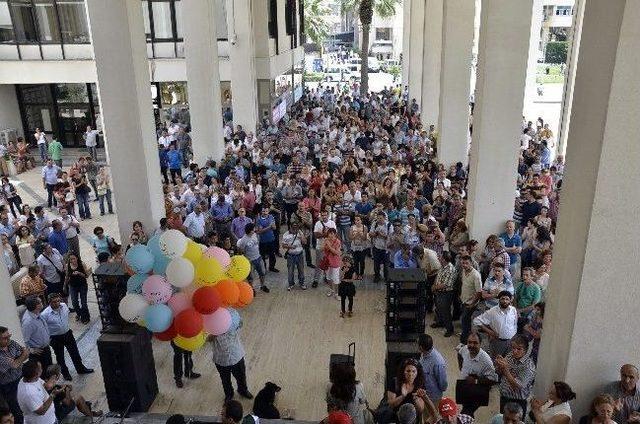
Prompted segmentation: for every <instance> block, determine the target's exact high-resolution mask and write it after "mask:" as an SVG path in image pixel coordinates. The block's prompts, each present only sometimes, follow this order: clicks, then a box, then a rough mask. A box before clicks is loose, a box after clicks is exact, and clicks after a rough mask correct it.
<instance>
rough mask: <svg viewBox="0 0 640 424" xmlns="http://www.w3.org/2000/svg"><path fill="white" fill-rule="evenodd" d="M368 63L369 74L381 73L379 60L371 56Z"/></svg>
mask: <svg viewBox="0 0 640 424" xmlns="http://www.w3.org/2000/svg"><path fill="white" fill-rule="evenodd" d="M367 63H368V65H369V72H380V61H379V60H378V58H376V57H371V56H369V57H368V58H367Z"/></svg>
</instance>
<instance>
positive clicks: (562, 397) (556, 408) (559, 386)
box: [531, 381, 576, 424]
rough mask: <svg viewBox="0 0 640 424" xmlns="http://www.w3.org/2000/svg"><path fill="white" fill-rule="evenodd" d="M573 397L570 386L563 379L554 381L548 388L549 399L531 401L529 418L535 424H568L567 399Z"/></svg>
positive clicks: (574, 395) (569, 415)
mask: <svg viewBox="0 0 640 424" xmlns="http://www.w3.org/2000/svg"><path fill="white" fill-rule="evenodd" d="M575 398H576V394H575V393H574V392H573V390H572V389H571V386H569V385H568V384H567V383H565V382H563V381H555V382H554V383H553V386H551V388H550V389H549V399H547V400H546V401H542V400H539V399H533V400H532V401H531V415H532V417H531V418H533V420H534V422H535V423H536V424H569V423H571V416H572V415H571V406H569V401H571V400H573V399H575Z"/></svg>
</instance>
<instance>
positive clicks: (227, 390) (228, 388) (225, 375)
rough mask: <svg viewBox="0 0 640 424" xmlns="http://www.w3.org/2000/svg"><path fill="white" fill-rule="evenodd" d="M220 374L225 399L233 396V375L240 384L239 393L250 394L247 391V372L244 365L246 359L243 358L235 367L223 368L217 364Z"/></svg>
mask: <svg viewBox="0 0 640 424" xmlns="http://www.w3.org/2000/svg"><path fill="white" fill-rule="evenodd" d="M216 369H217V370H218V374H220V380H222V388H223V389H224V395H225V397H232V396H233V385H232V384H231V374H233V376H234V377H235V378H236V382H237V383H238V392H241V393H242V392H248V391H249V390H248V389H247V370H246V367H245V365H244V358H242V359H241V360H240V361H239V362H238V363H236V364H235V365H229V366H222V365H218V364H216Z"/></svg>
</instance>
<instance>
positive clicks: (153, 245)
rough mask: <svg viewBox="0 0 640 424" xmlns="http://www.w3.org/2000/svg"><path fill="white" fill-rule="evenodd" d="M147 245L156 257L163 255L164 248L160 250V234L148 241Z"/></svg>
mask: <svg viewBox="0 0 640 424" xmlns="http://www.w3.org/2000/svg"><path fill="white" fill-rule="evenodd" d="M147 247H148V248H149V251H150V252H151V254H152V255H153V257H154V258H156V259H157V258H159V257H163V256H164V255H163V254H162V250H160V235H159V234H158V235H155V236H153V237H151V238H150V239H149V241H147Z"/></svg>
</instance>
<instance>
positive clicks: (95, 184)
mask: <svg viewBox="0 0 640 424" xmlns="http://www.w3.org/2000/svg"><path fill="white" fill-rule="evenodd" d="M89 184H91V188H92V189H93V195H94V196H95V197H96V198H95V199H94V200H95V201H96V202H97V201H98V198H99V196H98V181H97V180H96V179H95V178H91V179H89ZM87 197H89V195H88V194H87Z"/></svg>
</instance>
